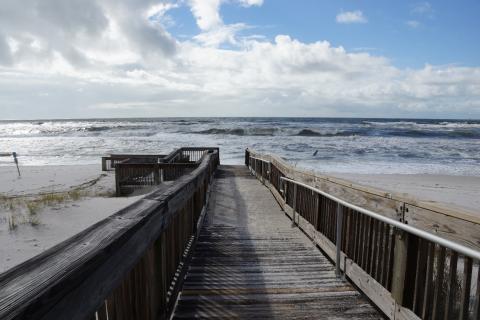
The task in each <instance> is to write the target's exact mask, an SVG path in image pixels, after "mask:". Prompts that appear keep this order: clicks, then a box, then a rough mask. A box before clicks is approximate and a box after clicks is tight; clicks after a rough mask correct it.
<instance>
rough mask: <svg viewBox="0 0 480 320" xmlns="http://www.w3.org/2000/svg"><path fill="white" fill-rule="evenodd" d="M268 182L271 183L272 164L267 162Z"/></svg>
mask: <svg viewBox="0 0 480 320" xmlns="http://www.w3.org/2000/svg"><path fill="white" fill-rule="evenodd" d="M268 182H270V183H272V163H271V162H268Z"/></svg>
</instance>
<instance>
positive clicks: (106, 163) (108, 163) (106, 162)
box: [102, 154, 166, 171]
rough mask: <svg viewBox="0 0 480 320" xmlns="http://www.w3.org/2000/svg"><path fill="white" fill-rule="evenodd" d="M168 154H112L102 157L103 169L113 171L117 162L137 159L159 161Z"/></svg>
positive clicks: (150, 161)
mask: <svg viewBox="0 0 480 320" xmlns="http://www.w3.org/2000/svg"><path fill="white" fill-rule="evenodd" d="M164 157H166V155H161V154H111V155H109V156H105V157H102V171H113V170H115V166H116V164H117V163H121V162H124V161H129V160H135V161H134V162H136V163H158V162H160V161H161V160H162V159H163V158H164Z"/></svg>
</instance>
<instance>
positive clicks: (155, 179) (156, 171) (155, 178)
mask: <svg viewBox="0 0 480 320" xmlns="http://www.w3.org/2000/svg"><path fill="white" fill-rule="evenodd" d="M153 183H154V184H156V185H157V184H160V165H159V164H158V163H155V165H154V166H153Z"/></svg>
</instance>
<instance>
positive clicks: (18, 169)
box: [12, 152, 22, 177]
mask: <svg viewBox="0 0 480 320" xmlns="http://www.w3.org/2000/svg"><path fill="white" fill-rule="evenodd" d="M12 156H13V161H15V165H16V166H17V171H18V176H19V177H21V176H22V175H21V174H20V168H19V167H18V159H17V153H16V152H12Z"/></svg>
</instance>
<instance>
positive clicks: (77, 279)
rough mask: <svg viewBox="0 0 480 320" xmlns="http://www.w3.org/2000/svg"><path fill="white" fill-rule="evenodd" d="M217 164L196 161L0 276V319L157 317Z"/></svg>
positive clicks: (164, 309)
mask: <svg viewBox="0 0 480 320" xmlns="http://www.w3.org/2000/svg"><path fill="white" fill-rule="evenodd" d="M217 164H218V153H215V154H209V155H208V156H206V157H205V158H204V159H203V161H202V162H201V163H200V165H199V166H198V168H196V169H195V170H194V171H193V172H190V173H189V174H186V175H183V176H182V177H180V178H179V179H178V180H176V181H174V182H172V183H169V184H163V185H160V186H159V187H157V190H156V191H154V192H152V193H150V194H148V195H147V196H146V197H144V198H143V199H141V200H139V201H137V202H135V203H134V204H132V205H130V206H128V207H127V208H125V209H122V210H120V211H119V212H117V213H116V214H114V215H112V216H110V217H108V218H106V219H104V220H102V221H100V222H98V223H96V224H94V225H93V226H91V227H89V228H88V229H86V230H84V231H82V232H80V233H79V234H77V235H75V236H73V237H71V238H70V239H68V240H66V241H64V242H62V243H60V244H58V245H57V246H55V247H53V248H51V249H49V250H47V251H45V252H43V253H42V254H40V255H38V256H36V257H33V258H32V259H30V260H28V261H26V262H24V263H22V264H20V265H18V266H16V267H14V268H12V269H10V270H8V271H7V272H5V273H3V274H1V275H0V319H26V318H28V319H86V318H98V319H104V318H107V317H108V318H109V319H116V318H122V319H158V318H165V317H166V316H167V314H168V312H169V310H171V308H172V303H173V301H175V294H176V292H175V291H172V288H175V286H174V285H173V286H171V283H175V279H176V277H175V274H176V272H177V269H178V268H179V267H180V266H181V265H182V264H181V261H182V259H183V257H184V255H185V254H186V250H187V249H188V247H189V243H190V242H191V241H192V239H193V237H194V235H195V233H196V231H197V227H196V222H197V221H198V220H199V219H200V216H201V214H202V213H204V211H205V205H206V199H207V192H208V186H209V184H210V182H211V180H212V176H213V173H214V171H215V169H216V167H217Z"/></svg>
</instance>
